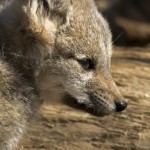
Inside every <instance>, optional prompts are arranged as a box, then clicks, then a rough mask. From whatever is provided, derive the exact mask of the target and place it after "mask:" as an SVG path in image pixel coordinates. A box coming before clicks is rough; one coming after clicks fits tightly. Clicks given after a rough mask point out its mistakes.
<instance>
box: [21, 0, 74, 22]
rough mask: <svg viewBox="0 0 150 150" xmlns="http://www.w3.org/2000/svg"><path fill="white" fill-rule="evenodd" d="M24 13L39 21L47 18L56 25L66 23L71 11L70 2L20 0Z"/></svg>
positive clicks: (67, 0) (59, 0)
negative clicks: (28, 13)
mask: <svg viewBox="0 0 150 150" xmlns="http://www.w3.org/2000/svg"><path fill="white" fill-rule="evenodd" d="M22 3H23V5H24V6H25V7H24V8H25V9H26V11H28V12H30V14H31V15H33V16H35V17H36V18H39V19H42V20H43V19H44V17H45V18H47V17H49V19H52V20H56V21H57V22H58V23H61V24H62V23H66V22H67V20H68V17H69V13H70V11H71V3H72V2H71V0H22Z"/></svg>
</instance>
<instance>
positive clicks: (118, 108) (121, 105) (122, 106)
mask: <svg viewBox="0 0 150 150" xmlns="http://www.w3.org/2000/svg"><path fill="white" fill-rule="evenodd" d="M115 104H116V111H117V112H120V111H123V110H124V109H125V108H126V107H127V102H125V101H118V102H116V103H115Z"/></svg>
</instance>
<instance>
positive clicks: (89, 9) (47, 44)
mask: <svg viewBox="0 0 150 150" xmlns="http://www.w3.org/2000/svg"><path fill="white" fill-rule="evenodd" d="M10 5H11V7H10V6H8V7H7V9H6V10H4V11H7V13H5V14H8V15H7V16H6V15H5V18H9V19H8V20H7V24H5V28H7V31H10V32H9V33H8V36H9V37H12V39H11V40H10V41H11V42H12V45H13V48H12V49H13V50H14V49H15V51H16V53H17V52H18V50H19V52H20V51H21V52H20V53H21V54H22V55H24V57H26V58H27V59H26V60H27V62H28V65H30V67H31V68H32V70H34V74H35V77H37V76H40V74H42V73H43V72H44V74H45V77H44V78H43V82H46V83H47V84H48V85H49V86H47V87H48V88H51V84H52V83H55V84H56V85H57V86H56V87H59V90H62V91H64V92H65V93H68V94H70V95H71V96H72V97H74V98H75V99H76V100H77V102H78V103H79V104H84V105H85V106H86V107H87V108H91V109H93V110H94V111H96V112H97V113H99V114H110V113H112V112H116V111H117V112H118V111H122V110H124V109H125V108H126V106H127V102H126V100H125V99H124V98H123V97H122V95H121V94H120V92H119V90H118V89H117V87H116V84H115V83H114V81H113V78H112V75H111V71H110V63H111V55H112V43H111V32H110V30H109V26H108V24H107V22H106V21H105V19H104V18H103V17H102V15H101V14H100V13H99V12H98V11H97V9H96V6H95V5H94V2H93V1H92V0H13V1H12V3H11V4H10ZM56 90H57V89H56Z"/></svg>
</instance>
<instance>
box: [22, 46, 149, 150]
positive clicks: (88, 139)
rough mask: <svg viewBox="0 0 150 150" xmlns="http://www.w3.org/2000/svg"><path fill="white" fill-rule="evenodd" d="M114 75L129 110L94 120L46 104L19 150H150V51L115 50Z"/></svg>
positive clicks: (117, 48) (54, 105)
mask: <svg viewBox="0 0 150 150" xmlns="http://www.w3.org/2000/svg"><path fill="white" fill-rule="evenodd" d="M112 61H113V62H112V72H113V76H114V78H115V81H116V83H117V85H118V86H119V88H120V89H121V91H122V93H123V95H124V96H125V97H126V98H127V99H128V100H129V105H128V108H127V109H126V110H125V111H124V112H122V113H118V114H114V115H111V116H107V117H103V118H101V117H95V116H92V115H89V114H88V113H85V112H82V111H80V110H76V109H73V108H71V107H69V106H66V105H63V104H44V105H43V106H42V108H41V116H39V118H38V119H37V120H36V121H34V122H33V123H32V127H31V128H29V131H28V134H27V135H26V136H25V137H24V140H23V142H22V144H21V145H22V146H21V148H20V150H150V47H149V48H148V47H145V48H135V47H134V48H130V47H128V48H123V47H116V48H115V51H114V55H113V60H112Z"/></svg>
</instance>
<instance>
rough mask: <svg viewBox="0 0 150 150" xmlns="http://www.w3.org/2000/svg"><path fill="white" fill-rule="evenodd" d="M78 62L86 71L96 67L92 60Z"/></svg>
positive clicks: (86, 59)
mask: <svg viewBox="0 0 150 150" xmlns="http://www.w3.org/2000/svg"><path fill="white" fill-rule="evenodd" d="M78 62H79V63H80V64H81V66H82V67H83V68H84V69H87V70H90V69H91V70H92V69H95V66H94V64H93V62H92V60H91V59H90V58H83V59H78Z"/></svg>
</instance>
